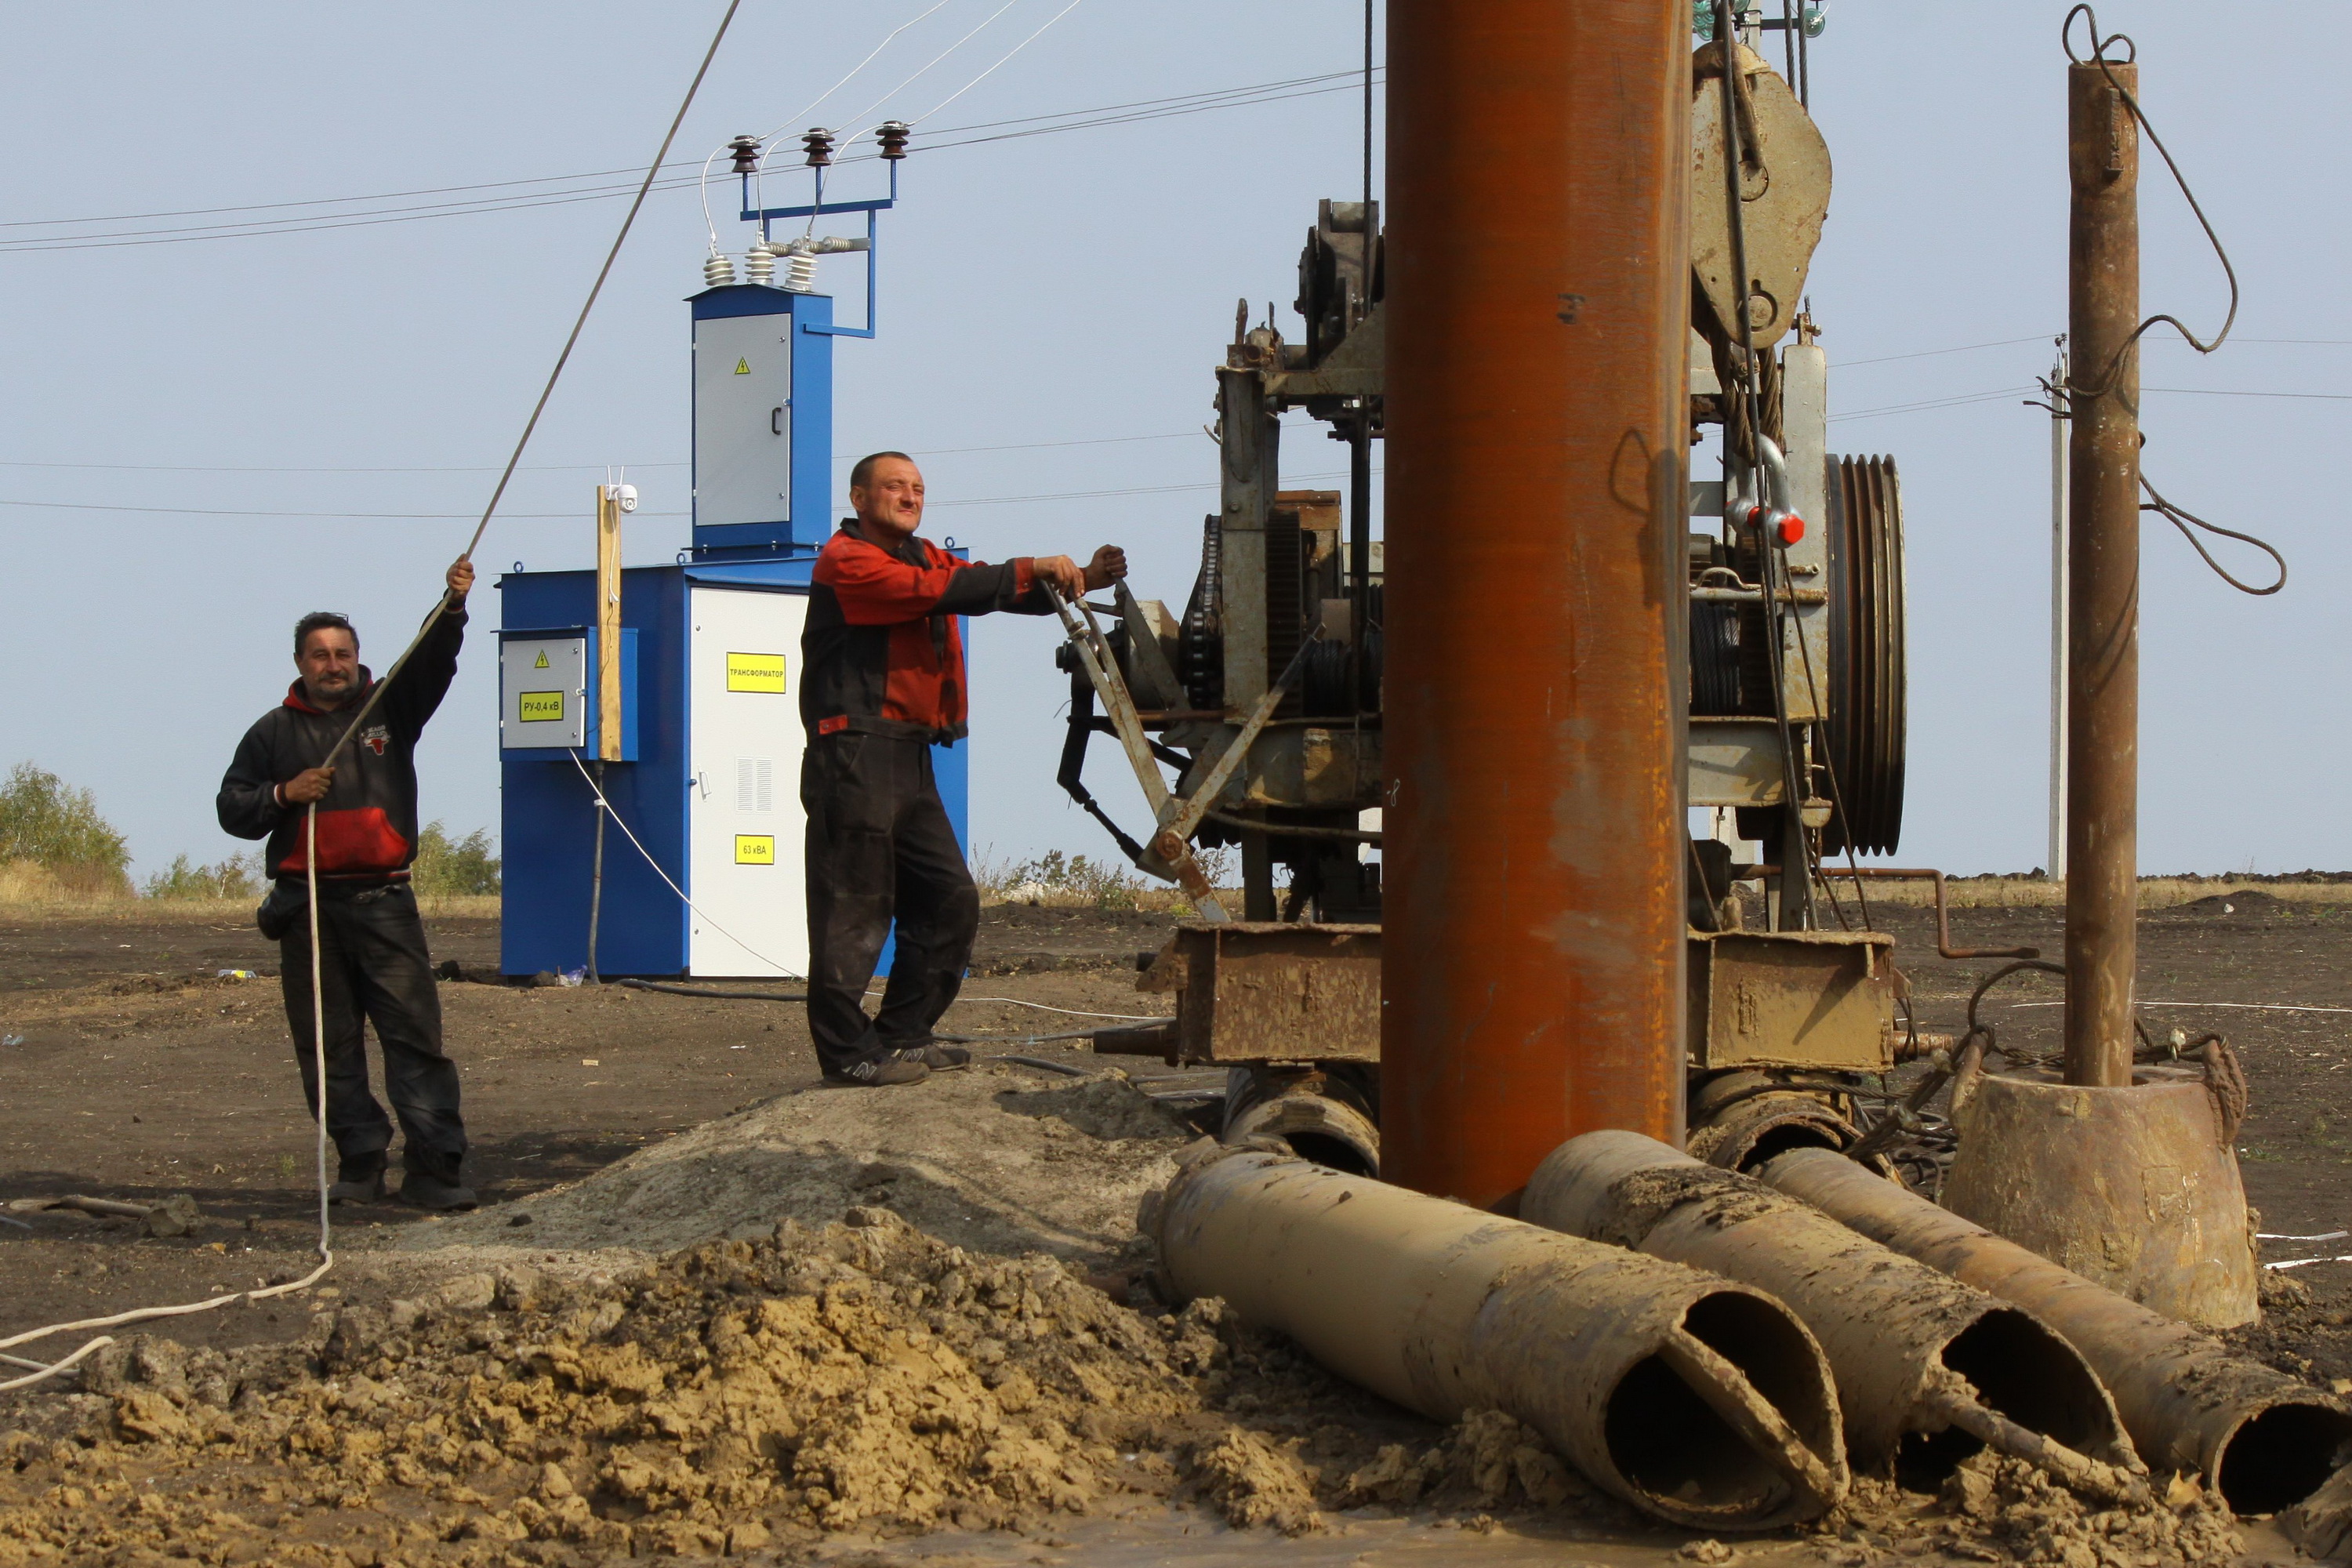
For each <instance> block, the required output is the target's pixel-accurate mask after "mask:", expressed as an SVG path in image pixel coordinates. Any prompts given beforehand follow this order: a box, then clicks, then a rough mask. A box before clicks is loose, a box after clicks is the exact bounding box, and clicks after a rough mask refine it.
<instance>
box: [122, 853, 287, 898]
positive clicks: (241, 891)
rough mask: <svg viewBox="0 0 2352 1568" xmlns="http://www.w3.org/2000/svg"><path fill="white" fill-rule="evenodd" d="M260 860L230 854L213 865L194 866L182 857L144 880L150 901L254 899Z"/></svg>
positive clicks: (258, 890) (258, 888)
mask: <svg viewBox="0 0 2352 1568" xmlns="http://www.w3.org/2000/svg"><path fill="white" fill-rule="evenodd" d="M261 865H262V858H261V855H260V853H259V852H258V851H256V852H255V853H254V854H252V855H251V856H245V855H232V856H230V857H229V858H227V859H226V860H223V861H222V862H220V863H219V864H218V865H216V866H198V865H196V864H194V862H192V861H191V860H189V858H187V857H186V856H185V855H174V856H173V857H172V863H171V865H170V866H168V867H166V868H164V869H163V870H161V871H157V872H155V873H154V874H153V875H152V876H150V877H149V878H148V879H147V887H146V894H147V896H148V897H149V898H151V899H255V898H259V897H260V896H261V882H262V877H261Z"/></svg>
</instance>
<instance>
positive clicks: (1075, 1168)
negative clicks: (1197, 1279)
mask: <svg viewBox="0 0 2352 1568" xmlns="http://www.w3.org/2000/svg"><path fill="white" fill-rule="evenodd" d="M1190 1136H1192V1134H1191V1132H1190V1131H1189V1130H1187V1129H1186V1128H1184V1127H1183V1126H1181V1124H1180V1123H1178V1122H1177V1121H1175V1120H1174V1119H1173V1118H1171V1117H1170V1116H1169V1115H1168V1114H1167V1113H1165V1112H1164V1111H1162V1110H1160V1107H1159V1106H1158V1104H1157V1103H1156V1102H1154V1101H1153V1100H1150V1098H1149V1097H1148V1096H1146V1095H1145V1094H1144V1093H1143V1092H1142V1091H1141V1090H1139V1089H1137V1088H1136V1087H1135V1086H1134V1085H1133V1084H1132V1083H1130V1082H1129V1081H1128V1080H1127V1079H1126V1078H1125V1077H1124V1076H1123V1075H1119V1074H1117V1073H1112V1074H1108V1075H1105V1076H1103V1077H1099V1078H1090V1079H1082V1080H1073V1079H1060V1080H1052V1079H1049V1080H1047V1081H1046V1082H1045V1085H1044V1086H1043V1087H1040V1086H1039V1083H1038V1075H1037V1074H1036V1073H1034V1072H1033V1071H1027V1070H1024V1069H1022V1068H1016V1067H1013V1066H1009V1065H1005V1064H998V1063H987V1064H982V1065H980V1066H977V1067H973V1068H969V1069H967V1070H965V1071H962V1072H952V1073H940V1074H936V1075H934V1076H933V1077H932V1078H931V1079H929V1080H928V1081H927V1082H924V1083H921V1084H917V1085H914V1086H912V1087H909V1088H902V1089H803V1090H799V1091H796V1092H793V1093H790V1094H784V1095H780V1096H778V1097H777V1098H776V1099H773V1100H764V1101H762V1102H761V1103H760V1104H758V1105H754V1106H751V1108H749V1109H747V1110H741V1111H739V1112H737V1113H736V1114H735V1115H732V1116H727V1117H722V1118H720V1119H719V1120H718V1121H710V1122H706V1123H704V1124H703V1125H702V1126H699V1127H697V1128H695V1129H694V1130H692V1131H688V1132H684V1133H681V1134H679V1135H678V1136H677V1137H675V1138H670V1139H666V1140H664V1141H663V1142H659V1143H656V1144H653V1145H651V1146H649V1147H647V1148H645V1149H642V1150H639V1151H638V1152H636V1153H635V1154H632V1155H630V1156H629V1157H628V1158H626V1159H625V1160H621V1161H619V1162H617V1163H614V1164H612V1165H609V1166H607V1167H605V1168H604V1170H602V1171H599V1172H597V1173H595V1174H594V1175H593V1176H591V1177H589V1178H588V1179H587V1180H585V1181H583V1182H580V1183H578V1184H575V1185H572V1186H570V1187H563V1188H557V1189H553V1190H551V1191H549V1192H545V1193H541V1194H537V1195H535V1196H532V1197H530V1198H526V1199H522V1200H520V1201H519V1202H516V1203H512V1204H506V1205H499V1206H497V1207H493V1208H487V1209H484V1210H482V1211H481V1212H479V1213H478V1214H473V1215H464V1216H461V1217H458V1218H455V1219H449V1220H445V1221H443V1222H441V1223H439V1224H436V1225H433V1226H420V1227H416V1228H415V1229H412V1230H409V1231H407V1232H404V1233H403V1235H402V1236H401V1237H400V1239H399V1241H398V1243H397V1245H398V1246H399V1247H402V1248H404V1249H408V1250H431V1249H438V1248H443V1247H477V1248H496V1249H499V1251H500V1255H502V1256H503V1255H506V1254H507V1253H508V1252H509V1250H510V1249H524V1248H528V1249H530V1250H533V1251H543V1250H588V1249H598V1248H614V1247H617V1248H626V1249H629V1250H631V1251H633V1252H635V1253H639V1254H644V1255H648V1256H659V1255H662V1254H667V1253H669V1252H672V1251H675V1250H677V1248H679V1247H691V1246H694V1245H696V1244H698V1243H699V1242H703V1241H708V1240H709V1239H711V1238H712V1237H723V1236H736V1237H755V1236H764V1235H766V1234H767V1233H768V1232H770V1231H771V1230H772V1229H773V1228H774V1226H775V1225H776V1222H777V1221H778V1220H781V1219H794V1220H798V1221H800V1222H801V1223H802V1224H803V1225H822V1224H824V1223H825V1222H826V1221H828V1220H832V1219H835V1218H838V1217H839V1215H840V1214H841V1211H842V1209H843V1208H844V1207H845V1205H849V1204H853V1203H856V1204H864V1205H870V1206H875V1207H880V1208H887V1209H889V1210H891V1211H893V1212H894V1213H896V1214H898V1215H900V1216H901V1217H902V1218H904V1219H906V1220H908V1221H909V1222H910V1223H912V1224H914V1225H915V1226H919V1228H921V1229H923V1230H925V1231H927V1232H929V1234H930V1235H932V1236H935V1237H940V1238H941V1239H943V1240H945V1241H947V1242H950V1243H951V1244H953V1245H956V1246H961V1247H971V1248H974V1249H976V1250H981V1251H987V1252H997V1253H1006V1254H1019V1253H1024V1252H1031V1251H1045V1252H1050V1253H1054V1254H1055V1255H1057V1256H1060V1257H1067V1258H1087V1259H1089V1260H1092V1261H1095V1262H1097V1263H1108V1262H1111V1261H1114V1260H1116V1259H1117V1258H1118V1256H1119V1254H1120V1252H1121V1249H1122V1248H1123V1247H1129V1246H1130V1245H1131V1244H1132V1243H1133V1241H1134V1230H1135V1227H1134V1218H1135V1206H1136V1203H1137V1201H1138V1200H1139V1199H1140V1198H1141V1197H1142V1195H1143V1194H1145V1193H1146V1192H1150V1191H1155V1190H1157V1189H1158V1188H1159V1187H1160V1186H1162V1185H1163V1184H1166V1182H1167V1180H1168V1178H1169V1177H1170V1176H1171V1174H1172V1173H1174V1170H1175V1166H1174V1163H1173V1162H1172V1161H1171V1159H1170V1157H1169V1156H1170V1152H1171V1151H1172V1150H1174V1149H1176V1148H1178V1147H1180V1146H1181V1144H1180V1141H1181V1140H1182V1139H1185V1138H1188V1137H1190Z"/></svg>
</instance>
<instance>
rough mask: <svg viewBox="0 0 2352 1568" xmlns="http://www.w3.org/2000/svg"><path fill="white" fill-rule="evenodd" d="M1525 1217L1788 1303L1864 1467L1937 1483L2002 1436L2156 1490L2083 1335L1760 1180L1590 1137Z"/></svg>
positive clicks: (2126, 1487) (2127, 1487) (2056, 1466)
mask: <svg viewBox="0 0 2352 1568" xmlns="http://www.w3.org/2000/svg"><path fill="white" fill-rule="evenodd" d="M1519 1215H1520V1217H1521V1218H1523V1219H1526V1220H1528V1222H1530V1223H1531V1224H1535V1225H1539V1226H1548V1227H1549V1228H1551V1229H1554V1230H1561V1231H1566V1232H1567V1233H1568V1234H1570V1235H1571V1236H1580V1237H1585V1238H1586V1239H1587V1240H1591V1241H1601V1242H1609V1243H1612V1244H1613V1245H1616V1246H1620V1247H1633V1248H1634V1249H1635V1250H1636V1251H1639V1252H1643V1253H1647V1254H1648V1255H1649V1256H1651V1257H1653V1258H1667V1259H1670V1260H1672V1261H1674V1262H1676V1263H1685V1264H1688V1265H1690V1266H1691V1267H1693V1268H1705V1269H1708V1270H1711V1271H1712V1272H1714V1273H1717V1274H1722V1275H1725V1276H1727V1277H1728V1278H1730V1279H1737V1280H1739V1281H1741V1282H1742V1283H1744V1284H1748V1285H1753V1286H1755V1287H1757V1288H1758V1289H1764V1290H1769V1291H1770V1292H1771V1293H1772V1294H1773V1295H1775V1296H1777V1297H1779V1298H1780V1300H1782V1301H1784V1302H1786V1303H1787V1304H1788V1305H1789V1307H1790V1309H1791V1310H1793V1311H1795V1313H1796V1314H1797V1316H1798V1317H1800V1318H1801V1319H1802V1320H1803V1321H1804V1323H1805V1326H1806V1327H1807V1328H1809V1329H1811V1331H1813V1335H1814V1337H1815V1338H1816V1339H1818V1340H1819V1341H1820V1342H1821V1345H1822V1350H1823V1351H1824V1352H1826V1353H1827V1354H1828V1356H1829V1361H1830V1366H1831V1369H1832V1371H1833V1372H1834V1373H1836V1376H1837V1389H1838V1405H1839V1408H1840V1409H1841V1410H1842V1411H1843V1415H1844V1418H1845V1443H1846V1452H1847V1455H1848V1457H1849V1458H1851V1460H1852V1461H1853V1466H1854V1468H1856V1469H1869V1470H1876V1471H1880V1472H1882V1473H1883V1472H1885V1471H1887V1470H1889V1469H1894V1470H1896V1471H1898V1472H1899V1473H1901V1474H1902V1475H1903V1477H1904V1479H1906V1480H1909V1481H1912V1482H1913V1483H1914V1484H1921V1483H1925V1484H1927V1485H1933V1484H1934V1483H1936V1482H1938V1481H1940V1480H1941V1479H1942V1478H1943V1477H1944V1476H1945V1475H1946V1474H1948V1473H1949V1472H1950V1471H1951V1470H1952V1469H1953V1468H1956V1467H1957V1466H1958V1464H1959V1462H1960V1461H1961V1460H1963V1459H1965V1458H1968V1457H1969V1455H1971V1454H1973V1453H1975V1452H1976V1451H1977V1450H1978V1449H1979V1448H1981V1447H1986V1446H1988V1445H1990V1447H1994V1448H1996V1449H1998V1450H2000V1452H2002V1453H2005V1454H2009V1455H2012V1456H2014V1457H2015V1458H2021V1459H2024V1460H2026V1461H2028V1462H2029V1463H2032V1464H2034V1465H2037V1466H2039V1467H2041V1468H2042V1469H2044V1470H2046V1471H2047V1472H2049V1473H2050V1474H2051V1475H2052V1476H2053V1478H2054V1479H2058V1480H2059V1481H2062V1482H2063V1483H2064V1484H2066V1485H2068V1486H2071V1487H2074V1488H2075V1489H2078V1490H2080V1491H2083V1492H2085V1493H2087V1494H2089V1495H2091V1496H2093V1497H2095V1498H2098V1499H2101V1500H2106V1501H2114V1502H2129V1501H2138V1500H2143V1499H2144V1498H2145V1497H2146V1495H2147V1489H2146V1485H2145V1483H2144V1481H2143V1480H2142V1479H2141V1476H2142V1470H2141V1466H2140V1464H2139V1460H2138V1458H2137V1457H2136V1456H2135V1455H2134V1454H2133V1452H2132V1449H2131V1444H2130V1442H2129V1441H2128V1440H2127V1439H2126V1437H2125V1436H2124V1429H2123V1425H2122V1423H2121V1421H2120V1420H2118V1419H2117V1417H2116V1407H2115V1405H2114V1403H2113V1402H2112V1401H2110V1400H2109V1399H2108V1397H2107V1394H2106V1390H2105V1389H2104V1388H2103V1387H2101V1386H2100V1384H2099V1380H2098V1379H2097V1378H2096V1377H2095V1375H2093V1373H2092V1372H2091V1369H2090V1368H2089V1367H2088V1366H2087V1365H2085V1364H2084V1361H2083V1358H2082V1357H2081V1356H2080V1355H2079V1354H2077V1353H2076V1352H2075V1351H2074V1347H2073V1346H2071V1345H2069V1344H2067V1343H2066V1342H2065V1341H2063V1340H2062V1339H2060V1338H2059V1337H2058V1336H2057V1335H2056V1334H2054V1333H2053V1332H2052V1331H2050V1330H2049V1329H2048V1328H2046V1327H2044V1326H2043V1325H2042V1323H2040V1322H2039V1321H2036V1320H2035V1319H2034V1318H2033V1317H2032V1315H2031V1314H2029V1313H2026V1312H2024V1311H2021V1310H2018V1309H2017V1308H2015V1307H2011V1306H2009V1305H2007V1304H2006V1303H2004V1302H2002V1301H2000V1300H1997V1299H1995V1298H1993V1297H1991V1296H1989V1295H1986V1294H1985V1293H1984V1292H1983V1291H1981V1290H1974V1289H1969V1287H1967V1286H1965V1285H1962V1284H1959V1283H1958V1282H1957V1281H1955V1280H1953V1279H1948V1278H1947V1277H1946V1276H1944V1275H1942V1274H1939V1273H1937V1271H1936V1270H1934V1269H1933V1268H1928V1267H1927V1265H1926V1264H1923V1263H1919V1262H1916V1261H1914V1260H1913V1259H1911V1258H1905V1257H1903V1256H1902V1255H1901V1254H1899V1253H1896V1252H1894V1251H1891V1250H1890V1249H1888V1248H1886V1247H1882V1246H1880V1245H1879V1244H1878V1243H1876V1242H1874V1241H1871V1240H1869V1239H1867V1238H1865V1237H1861V1236H1858V1235H1856V1234H1855V1233H1854V1232H1853V1231H1851V1230H1849V1229H1847V1228H1846V1227H1845V1226H1843V1225H1840V1224H1839V1223H1838V1222H1837V1221H1835V1220H1833V1219H1832V1218H1830V1217H1829V1216H1828V1215H1825V1214H1823V1213H1822V1212H1821V1211H1820V1210H1819V1209H1816V1208H1813V1207H1811V1205H1807V1204H1803V1203H1801V1202H1799V1201H1798V1200H1796V1199H1795V1198H1791V1197H1790V1196H1788V1195H1787V1194H1782V1193H1779V1192H1775V1191H1774V1190H1773V1189H1772V1188H1770V1187H1768V1186H1766V1185H1764V1184H1762V1183H1760V1182H1759V1181H1756V1180H1755V1179H1754V1178H1752V1177H1749V1176H1743V1175H1741V1174H1739V1173H1738V1172H1736V1171H1727V1170H1724V1169H1722V1168H1721V1167H1719V1166H1716V1165H1711V1164H1708V1163H1705V1162H1703V1161H1699V1160H1694V1159H1692V1158H1691V1157H1690V1156H1689V1155H1687V1154H1685V1153H1682V1152H1679V1151H1677V1150H1675V1149H1671V1148H1668V1147H1667V1146H1666V1145H1665V1144H1664V1143H1661V1142H1657V1141H1656V1140H1655V1139H1652V1138H1644V1137H1643V1136H1642V1135H1641V1134H1640V1133H1638V1132H1588V1133H1586V1134H1585V1135H1584V1136H1582V1137H1580V1138H1572V1139H1570V1140H1569V1141H1568V1142H1566V1143H1563V1144H1561V1145H1560V1146H1559V1148H1558V1149H1555V1150H1553V1151H1552V1152H1551V1154H1550V1156H1549V1158H1547V1159H1546V1160H1545V1161H1544V1163H1542V1164H1541V1165H1539V1166H1538V1167H1537V1168H1536V1173H1535V1175H1534V1176H1533V1177H1532V1178H1531V1179H1530V1180H1529V1181H1528V1191H1527V1196H1526V1198H1525V1200H1524V1201H1523V1202H1522V1203H1521V1205H1520V1207H1519Z"/></svg>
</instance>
